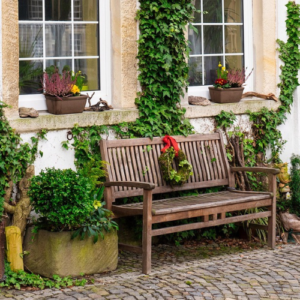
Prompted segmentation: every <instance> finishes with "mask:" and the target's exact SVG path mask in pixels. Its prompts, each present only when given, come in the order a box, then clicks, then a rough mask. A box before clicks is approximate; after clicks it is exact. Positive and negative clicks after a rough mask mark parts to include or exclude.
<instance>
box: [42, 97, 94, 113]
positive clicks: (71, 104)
mask: <svg viewBox="0 0 300 300" xmlns="http://www.w3.org/2000/svg"><path fill="white" fill-rule="evenodd" d="M44 95H45V98H46V105H47V110H48V112H49V113H50V114H54V115H66V114H79V113H82V112H83V111H84V108H85V105H86V101H87V98H88V96H87V95H81V94H80V95H79V96H71V97H61V98H58V97H54V96H50V95H47V94H44Z"/></svg>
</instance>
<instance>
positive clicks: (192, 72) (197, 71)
mask: <svg viewBox="0 0 300 300" xmlns="http://www.w3.org/2000/svg"><path fill="white" fill-rule="evenodd" d="M189 83H190V86H197V85H202V57H190V59H189Z"/></svg>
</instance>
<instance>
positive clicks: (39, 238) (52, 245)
mask: <svg viewBox="0 0 300 300" xmlns="http://www.w3.org/2000/svg"><path fill="white" fill-rule="evenodd" d="M71 235H72V233H71V232H49V231H46V230H40V231H39V232H38V234H37V235H36V236H35V237H34V239H33V241H32V237H33V234H32V233H31V229H30V228H29V229H28V230H27V233H26V236H25V239H24V250H26V251H28V252H29V254H28V255H25V256H24V264H25V267H26V268H27V269H28V270H29V271H31V272H33V273H36V274H40V275H42V276H46V277H50V278H51V277H52V276H53V275H59V276H61V277H65V276H79V275H80V273H84V274H95V273H98V274H99V273H102V272H107V271H113V270H115V269H116V268H117V263H118V236H117V232H116V231H111V232H109V233H105V235H104V239H101V238H99V240H98V242H97V243H93V238H92V237H90V238H85V239H84V240H80V239H79V238H76V239H73V240H71Z"/></svg>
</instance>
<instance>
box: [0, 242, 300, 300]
mask: <svg viewBox="0 0 300 300" xmlns="http://www.w3.org/2000/svg"><path fill="white" fill-rule="evenodd" d="M174 249H178V248H175V247H171V246H159V247H154V253H153V272H152V273H151V275H149V276H145V275H142V274H141V273H140V268H141V263H140V261H141V257H140V256H139V255H135V254H129V253H125V254H124V253H123V254H121V255H120V263H119V268H118V270H117V271H115V272H111V273H107V274H104V275H101V276H100V275H98V276H97V275H96V276H95V277H94V278H95V283H94V284H93V285H87V286H85V287H72V288H68V289H63V290H55V289H47V290H43V291H30V292H29V291H16V290H4V289H3V290H1V291H0V299H6V300H8V299H27V300H30V299H81V300H84V299H124V300H136V299H227V300H230V299H300V285H299V278H300V248H299V246H296V245H291V244H289V245H284V246H278V247H277V248H276V250H268V249H265V248H262V249H257V250H250V251H243V252H242V253H233V254H222V255H219V256H214V257H210V258H203V257H200V256H199V252H197V251H198V250H197V249H196V248H193V249H186V248H184V247H182V248H181V250H182V251H181V252H180V251H179V254H178V253H177V252H176V251H177V250H174Z"/></svg>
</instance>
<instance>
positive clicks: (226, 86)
mask: <svg viewBox="0 0 300 300" xmlns="http://www.w3.org/2000/svg"><path fill="white" fill-rule="evenodd" d="M251 73H252V71H251V72H250V74H249V75H248V76H246V70H245V69H242V70H235V69H233V70H229V71H227V70H226V68H225V67H223V66H222V64H221V63H219V66H218V69H217V79H216V81H215V84H214V85H213V86H212V87H211V86H210V87H209V93H210V97H211V101H213V102H217V103H235V102H239V101H240V100H241V99H242V95H243V91H244V87H243V84H244V83H245V82H246V81H247V79H248V78H249V76H250V75H251Z"/></svg>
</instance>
